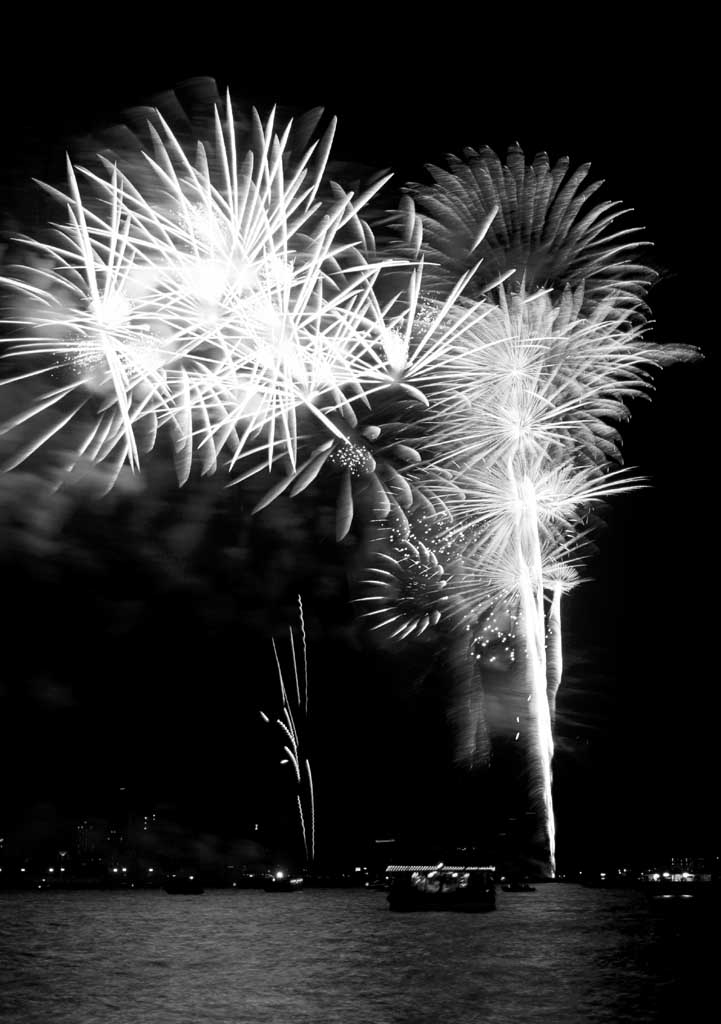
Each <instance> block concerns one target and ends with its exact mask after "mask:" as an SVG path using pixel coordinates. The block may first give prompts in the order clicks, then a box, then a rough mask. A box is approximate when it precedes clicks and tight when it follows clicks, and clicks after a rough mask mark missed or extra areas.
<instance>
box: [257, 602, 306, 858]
mask: <svg viewBox="0 0 721 1024" xmlns="http://www.w3.org/2000/svg"><path fill="white" fill-rule="evenodd" d="M298 616H299V623H300V636H301V647H302V652H303V659H302V671H300V672H299V670H298V658H297V655H296V649H295V635H294V632H293V628H292V626H289V627H288V643H289V647H290V652H291V661H292V664H293V684H294V685H293V687H292V689H290V690H289V687H288V686H286V683H285V679H284V677H283V669H282V668H281V664H280V658H279V656H278V648H277V646H276V643H275V640H273V641H272V644H273V656H274V658H275V665H276V670H277V672H278V683H279V685H280V696H281V713H280V716H279V717H278V718H276V719H274V720H273V721H272V722H271V719H270V718H269V716H268V715H267V714H266V713H265V712H264V711H261V712H260V716H261V718H262V719H263V721H264V722H265V723H266V724H268V725H271V724H274V725H277V726H278V728H279V730H280V733H281V742H282V745H283V753H284V754H285V757H283V758H282V759H281V761H280V763H281V764H282V765H286V764H289V765H290V766H291V767H292V770H293V776H294V781H295V788H296V794H295V799H296V805H297V808H298V822H299V825H300V830H301V835H302V837H303V849H304V851H305V860H306V864H307V865H308V866H309V867H311V866H312V865H313V862H314V860H315V792H314V789H313V775H312V772H311V768H310V760H309V758H308V756H307V755H306V731H307V727H308V651H307V646H306V635H305V620H304V617H303V602H302V600H301V597H300V595H298Z"/></svg>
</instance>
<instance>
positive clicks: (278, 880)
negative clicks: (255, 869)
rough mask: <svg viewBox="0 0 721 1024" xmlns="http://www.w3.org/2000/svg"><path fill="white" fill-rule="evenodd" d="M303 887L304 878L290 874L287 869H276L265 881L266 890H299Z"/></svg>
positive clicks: (264, 887)
mask: <svg viewBox="0 0 721 1024" xmlns="http://www.w3.org/2000/svg"><path fill="white" fill-rule="evenodd" d="M302 888H303V879H302V878H301V877H297V876H292V875H289V874H288V873H287V872H286V871H274V872H273V873H272V874H271V875H268V877H267V878H266V879H265V881H264V882H263V889H264V890H265V891H266V892H299V890H300V889H302Z"/></svg>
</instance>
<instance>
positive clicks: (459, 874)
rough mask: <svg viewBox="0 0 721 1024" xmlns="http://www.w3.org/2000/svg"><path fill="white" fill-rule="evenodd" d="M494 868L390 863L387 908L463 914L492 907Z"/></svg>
mask: <svg viewBox="0 0 721 1024" xmlns="http://www.w3.org/2000/svg"><path fill="white" fill-rule="evenodd" d="M494 871H495V868H494V867H493V866H492V865H483V866H476V865H470V864H462V865H455V864H443V863H441V864H389V865H388V867H387V868H386V874H387V875H388V876H389V878H390V891H389V893H388V906H389V909H390V910H402V911H407V910H455V911H460V912H463V913H480V912H483V911H486V910H495V909H496V887H495V884H494V882H493V872H494Z"/></svg>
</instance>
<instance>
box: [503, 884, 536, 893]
mask: <svg viewBox="0 0 721 1024" xmlns="http://www.w3.org/2000/svg"><path fill="white" fill-rule="evenodd" d="M501 889H503V891H504V892H535V891H536V887H535V885H529V884H528V882H508V884H507V885H502V886H501Z"/></svg>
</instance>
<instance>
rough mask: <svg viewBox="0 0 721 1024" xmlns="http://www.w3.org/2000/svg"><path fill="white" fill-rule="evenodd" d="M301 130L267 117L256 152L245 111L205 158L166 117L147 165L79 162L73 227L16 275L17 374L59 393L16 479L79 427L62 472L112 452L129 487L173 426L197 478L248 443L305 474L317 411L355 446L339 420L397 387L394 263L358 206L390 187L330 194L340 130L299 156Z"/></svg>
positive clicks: (218, 123) (181, 454) (44, 404)
mask: <svg viewBox="0 0 721 1024" xmlns="http://www.w3.org/2000/svg"><path fill="white" fill-rule="evenodd" d="M289 132H290V128H289V127H288V128H286V130H285V131H284V132H283V133H282V135H280V136H278V135H277V134H275V133H274V122H273V115H271V116H270V118H269V119H268V121H267V123H266V124H265V125H263V124H261V122H260V121H259V120H258V119H257V117H256V119H255V124H254V131H253V135H252V144H251V145H250V146H249V148H248V149H247V151H246V152H238V149H237V145H236V126H235V124H234V121H233V115H232V110H231V107H230V102H228V104H227V110H226V115H225V117H224V118H221V115H220V113H219V111H217V110H216V112H215V125H214V140H213V141H212V142H207V143H205V144H202V143H201V144H199V145H198V149H197V154H196V156H195V159H194V161H193V162H191V160H190V159H189V157H188V156H187V155H186V152H185V149H184V148H183V146H182V145H181V144H180V143H179V142H178V140H177V139H176V138H175V136H174V135H173V133H172V132H171V130H170V128H169V126H168V125H167V124H166V122H165V121H164V119H163V118H162V116H161V115H160V113H158V112H156V114H155V124H152V125H151V126H150V136H151V139H152V142H153V144H154V149H153V152H152V153H143V154H142V157H143V161H142V165H141V166H140V167H138V166H137V163H138V161H137V159H136V160H135V161H134V163H133V161H131V166H130V168H129V169H127V170H123V169H121V168H120V167H119V166H118V164H117V163H111V162H110V161H108V160H107V158H103V159H102V163H103V164H104V166H105V174H104V175H101V174H97V173H95V172H94V171H90V170H83V169H82V168H75V167H73V166H72V165H71V164H70V163H68V180H69V190H68V194H62V193H58V192H56V190H53V192H54V193H55V195H56V198H58V199H59V200H60V201H61V202H62V203H63V204H64V205H65V208H66V221H65V223H64V224H63V225H62V226H60V227H59V228H58V229H57V230H56V233H55V237H54V239H53V240H52V241H51V242H45V241H37V240H32V239H28V240H27V245H28V247H29V251H30V253H32V254H34V259H32V258H30V257H29V258H28V263H29V264H32V263H33V262H34V263H35V266H34V268H33V269H32V270H29V269H28V268H20V269H19V271H18V272H17V273H16V274H15V275H14V276H13V277H4V278H3V279H2V281H3V283H4V284H5V285H6V286H10V287H11V288H12V289H13V290H14V291H15V292H16V293H18V294H19V296H20V299H21V302H20V306H21V310H20V314H19V316H18V317H17V319H16V320H15V321H14V325H15V327H16V328H18V329H19V331H20V336H19V337H18V338H17V340H15V342H14V343H13V344H12V346H11V348H10V351H9V353H8V354H9V355H10V356H13V357H15V358H17V359H18V360H20V361H21V365H22V367H23V369H22V372H21V373H20V374H19V375H18V376H16V377H15V378H13V380H14V381H15V382H17V381H18V380H28V379H33V378H40V379H41V380H42V381H50V382H51V386H49V387H47V388H46V389H45V390H44V391H43V392H42V393H41V394H40V395H39V396H38V397H37V399H36V400H35V402H34V403H33V404H32V405H31V407H30V408H29V409H27V410H26V411H24V412H23V413H21V414H19V415H18V416H16V417H14V418H13V420H12V421H11V422H10V423H8V424H6V426H5V429H6V430H12V429H13V428H15V429H17V428H24V427H25V426H26V425H27V424H28V422H29V421H31V420H34V419H37V420H38V422H40V423H41V426H40V428H39V430H38V431H36V432H35V433H34V434H33V436H32V437H31V438H30V439H29V440H27V441H26V443H24V444H22V445H21V446H20V447H19V450H18V451H17V453H16V455H15V458H14V459H13V460H12V462H11V463H10V464H9V465H8V467H6V468H12V467H14V466H17V465H19V464H20V463H21V462H22V461H24V460H25V459H26V458H28V457H29V456H30V455H32V454H33V452H34V451H36V450H37V449H38V448H40V447H41V446H42V445H44V444H47V442H49V441H50V440H51V439H52V438H54V437H55V436H56V435H60V436H62V437H69V441H68V442H67V444H66V445H65V446H64V447H63V450H62V455H61V459H60V461H61V466H60V467H59V468H60V469H61V470H63V471H64V472H68V471H70V470H72V469H73V467H74V466H75V465H76V464H77V462H78V461H79V460H80V459H85V460H88V461H90V462H93V463H95V462H102V461H104V460H111V461H112V463H113V465H114V467H115V473H114V476H117V473H118V472H119V471H120V469H121V467H122V466H123V465H126V464H127V465H129V466H130V467H131V468H132V469H135V468H137V467H138V465H139V463H140V456H141V454H142V453H144V452H148V451H150V450H151V449H152V448H153V446H154V445H155V443H156V439H157V437H158V432H159V430H160V429H161V428H166V429H167V430H168V431H169V434H170V437H171V439H172V442H173V444H174V447H175V452H176V461H177V469H178V477H179V480H180V482H181V483H183V482H184V481H185V480H186V479H187V478H188V475H189V473H190V469H191V462H192V458H193V454H194V451H195V450H197V452H198V453H199V456H200V461H201V465H202V471H203V472H205V473H209V472H214V471H215V470H216V468H217V465H218V460H219V459H220V458H221V456H225V457H226V459H227V461H228V462H229V463H230V465H231V466H232V465H233V464H234V463H235V462H236V461H237V459H238V458H240V457H241V455H245V454H247V453H248V452H249V451H250V452H253V451H255V452H258V451H261V452H264V453H265V459H266V463H267V464H270V463H272V462H273V461H274V460H276V459H278V458H281V459H282V460H284V461H286V462H287V463H288V464H289V465H290V467H291V469H293V470H294V469H295V467H296V453H297V443H298V438H297V429H296V416H297V413H298V410H299V409H303V410H305V411H307V412H308V414H309V415H311V416H312V418H313V419H314V421H315V422H316V424H317V426H320V428H321V429H322V430H324V431H326V432H327V433H328V434H329V435H330V436H331V437H336V438H338V439H340V440H342V441H345V440H346V439H345V438H344V436H343V434H342V433H341V432H340V431H339V429H338V427H337V426H336V424H335V422H334V420H333V419H332V418H331V417H332V415H333V414H334V413H337V412H338V411H339V410H340V411H341V412H345V414H346V415H348V416H349V417H351V418H352V408H351V407H352V405H353V404H354V403H356V402H358V401H359V400H362V399H363V398H364V396H365V395H366V392H367V391H368V390H374V389H378V388H382V387H384V386H386V385H387V384H389V383H391V382H394V381H396V380H397V379H398V370H397V366H396V362H397V357H396V354H395V352H394V351H391V350H392V349H393V345H392V344H391V343H392V342H394V341H395V339H396V333H395V332H394V331H393V330H392V328H388V327H386V324H385V322H384V320H383V311H382V310H381V308H380V306H379V304H378V301H377V299H376V295H375V293H374V290H373V285H374V282H375V281H376V279H377V277H378V275H379V273H380V271H381V270H382V268H383V264H382V263H381V262H380V261H378V260H377V259H376V260H375V261H374V260H371V259H367V258H366V257H365V256H364V255H362V253H361V245H360V243H361V241H362V242H363V244H364V246H365V251H366V252H367V251H368V247H367V245H366V243H367V233H364V227H363V224H362V222H361V221H360V219H359V217H358V211H359V210H360V209H361V208H362V206H363V205H364V204H365V203H367V202H368V201H369V199H370V197H371V195H372V194H373V191H375V190H376V189H377V188H379V187H380V185H381V184H382V182H379V183H376V185H375V186H373V187H372V188H371V190H370V192H369V193H366V194H365V195H363V196H360V197H357V198H354V197H353V196H352V195H346V194H345V193H344V192H343V191H342V190H341V189H340V188H338V187H336V188H335V189H334V190H333V198H331V199H330V200H328V199H321V197H320V195H319V190H320V186H321V182H322V180H323V173H324V169H325V165H326V161H327V157H328V151H329V147H330V143H331V139H332V134H333V126H332V125H331V128H329V129H328V131H327V132H326V133H325V135H324V136H323V137H322V139H321V140H320V142H319V143H317V144H315V145H313V146H310V147H309V148H308V149H307V150H306V151H305V152H304V153H302V154H301V155H300V157H298V158H297V159H296V160H295V161H294V162H293V163H292V164H290V165H289V161H288V160H287V159H286V157H287V156H288V154H287V153H286V145H287V143H288V138H289ZM289 166H290V169H288V167H289ZM81 185H82V186H84V189H85V191H83V189H82V188H81ZM396 262H397V261H396ZM398 343H399V344H400V345H401V346H402V339H400V338H399V339H398ZM396 347H397V346H396ZM389 352H390V354H389ZM28 363H29V364H30V366H31V368H30V369H27V368H26V367H27V365H28ZM6 383H12V381H6ZM85 412H90V414H91V415H90V419H89V423H86V422H84V421H83V420H82V419H81V416H82V414H83V413H85ZM48 416H50V420H49V422H46V420H47V417H48ZM73 427H74V428H75V429H74V430H73ZM69 431H70V433H68V432H69Z"/></svg>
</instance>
